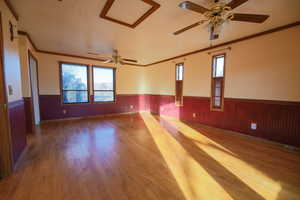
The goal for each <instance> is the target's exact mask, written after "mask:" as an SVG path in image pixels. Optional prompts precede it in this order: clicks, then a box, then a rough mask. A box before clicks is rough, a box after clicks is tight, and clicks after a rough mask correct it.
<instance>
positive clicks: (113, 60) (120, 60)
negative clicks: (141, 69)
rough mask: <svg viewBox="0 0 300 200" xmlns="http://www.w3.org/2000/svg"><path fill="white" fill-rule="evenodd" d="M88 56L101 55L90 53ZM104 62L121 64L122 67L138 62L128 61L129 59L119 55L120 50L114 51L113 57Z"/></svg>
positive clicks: (105, 59)
mask: <svg viewBox="0 0 300 200" xmlns="http://www.w3.org/2000/svg"><path fill="white" fill-rule="evenodd" d="M88 54H90V55H99V54H98V53H93V52H88ZM102 62H103V63H113V64H115V65H117V64H121V65H127V64H129V65H130V64H131V63H137V62H138V61H137V60H133V59H128V58H122V57H121V56H120V55H119V52H118V50H116V49H114V50H113V54H112V56H111V57H108V58H104V59H103V61H102Z"/></svg>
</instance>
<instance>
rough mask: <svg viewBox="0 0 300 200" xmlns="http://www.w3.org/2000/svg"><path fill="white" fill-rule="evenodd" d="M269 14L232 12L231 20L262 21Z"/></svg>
mask: <svg viewBox="0 0 300 200" xmlns="http://www.w3.org/2000/svg"><path fill="white" fill-rule="evenodd" d="M269 17H270V16H269V15H256V14H243V13H234V14H233V18H232V19H231V20H232V21H242V22H252V23H263V22H264V21H266V20H267V19H268V18H269Z"/></svg>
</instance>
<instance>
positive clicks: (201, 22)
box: [173, 20, 207, 35]
mask: <svg viewBox="0 0 300 200" xmlns="http://www.w3.org/2000/svg"><path fill="white" fill-rule="evenodd" d="M206 21H207V20H201V21H199V22H196V23H194V24H192V25H189V26H187V27H185V28H183V29H180V30H178V31H176V32H175V33H173V34H174V35H178V34H180V33H183V32H185V31H187V30H189V29H192V28H194V27H196V26H199V25H201V24H203V23H204V22H206Z"/></svg>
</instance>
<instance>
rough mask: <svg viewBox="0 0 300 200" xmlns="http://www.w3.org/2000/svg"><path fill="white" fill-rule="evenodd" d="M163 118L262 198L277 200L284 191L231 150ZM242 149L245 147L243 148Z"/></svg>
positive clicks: (183, 125) (182, 124)
mask: <svg viewBox="0 0 300 200" xmlns="http://www.w3.org/2000/svg"><path fill="white" fill-rule="evenodd" d="M161 118H163V119H164V120H166V121H167V122H168V123H169V124H171V125H172V126H173V127H175V128H176V129H177V130H178V131H179V132H180V133H181V134H183V135H184V136H185V137H187V138H189V139H190V140H191V141H192V142H193V143H194V144H195V145H196V146H198V147H199V148H200V149H201V150H203V151H204V152H206V153H207V154H208V155H209V156H211V157H212V158H213V159H214V160H216V161H217V162H218V163H220V165H222V166H223V167H224V168H226V169H227V170H228V171H230V172H231V173H232V174H234V175H235V176H236V177H238V178H239V179H240V180H241V181H242V182H244V183H245V184H246V185H247V186H248V187H250V188H251V189H252V190H254V191H255V192H257V193H258V194H259V195H260V196H262V197H263V198H265V199H274V200H275V199H276V198H277V196H278V194H279V192H280V191H281V189H282V188H281V185H280V183H279V182H276V181H274V180H272V179H271V178H269V177H268V176H267V175H265V174H264V173H263V172H261V171H259V170H257V169H255V168H254V167H253V166H251V164H248V163H246V162H244V161H243V160H241V159H239V157H238V155H235V154H234V153H232V152H231V151H230V150H228V149H226V148H225V147H223V146H222V145H220V144H218V143H216V142H214V141H213V140H211V139H210V138H208V137H206V136H205V135H202V134H201V133H200V132H198V131H197V130H195V129H193V128H191V127H190V126H188V125H186V124H185V123H183V122H181V121H179V120H176V119H172V118H168V117H161ZM241 148H243V147H242V146H241ZM224 150H225V151H224Z"/></svg>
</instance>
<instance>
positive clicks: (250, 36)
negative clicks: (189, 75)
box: [144, 21, 300, 67]
mask: <svg viewBox="0 0 300 200" xmlns="http://www.w3.org/2000/svg"><path fill="white" fill-rule="evenodd" d="M298 25H300V21H297V22H294V23H291V24H287V25H284V26H279V27H276V28H273V29H269V30H266V31H263V32H259V33H255V34H253V35H248V36H245V37H242V38H238V39H235V40H231V41H228V42H224V43H221V44H218V45H214V46H210V47H206V48H203V49H199V50H196V51H192V52H188V53H185V54H181V55H178V56H174V57H172V58H166V59H163V60H160V61H156V62H153V63H149V64H146V65H144V66H145V67H148V66H151V65H156V64H159V63H163V62H167V61H171V60H174V59H177V58H182V57H186V56H190V55H193V54H197V53H200V52H203V51H208V50H211V49H215V48H218V47H222V46H226V45H230V44H233V43H238V42H242V41H245V40H249V39H253V38H256V37H260V36H263V35H267V34H270V33H274V32H278V31H282V30H285V29H288V28H291V27H294V26H298Z"/></svg>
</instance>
